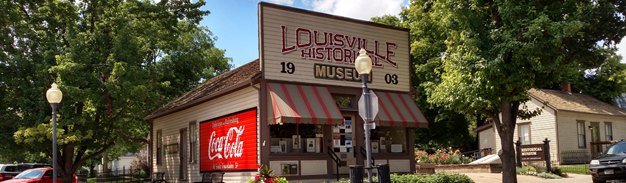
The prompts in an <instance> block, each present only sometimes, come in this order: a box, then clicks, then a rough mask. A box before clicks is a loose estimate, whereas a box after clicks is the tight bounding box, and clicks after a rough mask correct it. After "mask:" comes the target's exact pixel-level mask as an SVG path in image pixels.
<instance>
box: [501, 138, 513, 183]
mask: <svg viewBox="0 0 626 183" xmlns="http://www.w3.org/2000/svg"><path fill="white" fill-rule="evenodd" d="M500 144H501V145H502V153H500V152H498V156H500V160H501V161H502V182H503V183H504V182H506V183H516V182H517V173H516V172H515V167H516V166H515V148H514V147H513V133H508V132H503V133H500Z"/></svg>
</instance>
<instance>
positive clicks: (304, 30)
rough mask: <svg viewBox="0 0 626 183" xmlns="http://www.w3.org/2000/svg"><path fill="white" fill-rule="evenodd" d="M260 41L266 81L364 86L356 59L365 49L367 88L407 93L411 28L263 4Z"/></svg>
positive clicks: (408, 86)
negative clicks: (368, 61) (368, 71)
mask: <svg viewBox="0 0 626 183" xmlns="http://www.w3.org/2000/svg"><path fill="white" fill-rule="evenodd" d="M259 39H260V40H259V44H260V45H259V48H260V51H259V53H260V58H261V70H262V71H263V77H264V78H265V79H269V80H282V81H293V82H304V83H324V84H327V85H336V86H349V87H361V80H360V78H359V74H358V73H357V71H356V70H355V69H354V61H355V59H356V57H357V56H358V55H359V50H360V49H361V48H364V49H365V50H367V53H368V55H369V56H370V58H371V59H372V65H373V69H372V74H371V77H370V78H369V79H368V82H369V83H370V84H369V85H368V86H369V88H372V89H383V90H393V91H401V92H408V91H409V88H410V75H409V72H410V67H411V66H410V60H409V30H408V29H404V28H397V27H391V26H386V25H382V24H377V23H372V22H367V21H361V20H355V19H350V18H344V17H338V16H333V15H328V14H322V13H317V12H311V11H307V10H302V9H296V8H291V7H285V6H280V5H274V4H270V3H265V2H261V3H259Z"/></svg>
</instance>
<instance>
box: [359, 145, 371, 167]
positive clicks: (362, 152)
mask: <svg viewBox="0 0 626 183" xmlns="http://www.w3.org/2000/svg"><path fill="white" fill-rule="evenodd" d="M360 147H361V155H363V157H367V150H365V148H363V146H360ZM365 161H367V160H365ZM371 163H372V167H374V158H373V157H372V162H371Z"/></svg>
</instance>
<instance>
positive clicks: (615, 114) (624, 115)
mask: <svg viewBox="0 0 626 183" xmlns="http://www.w3.org/2000/svg"><path fill="white" fill-rule="evenodd" d="M560 111H566V112H575V113H583V114H595V115H605V116H626V115H619V114H598V113H591V112H582V111H574V110H568V109H561V110H560Z"/></svg>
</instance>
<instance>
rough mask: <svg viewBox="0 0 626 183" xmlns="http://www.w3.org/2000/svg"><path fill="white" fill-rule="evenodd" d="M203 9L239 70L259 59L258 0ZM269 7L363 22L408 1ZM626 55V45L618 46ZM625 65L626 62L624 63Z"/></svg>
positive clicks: (287, 1) (282, 0)
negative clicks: (303, 10)
mask: <svg viewBox="0 0 626 183" xmlns="http://www.w3.org/2000/svg"><path fill="white" fill-rule="evenodd" d="M205 1H206V2H207V4H206V5H205V6H204V7H202V9H205V10H209V11H211V14H209V15H208V16H206V17H205V19H204V20H203V21H202V22H201V24H202V25H203V26H207V27H208V28H209V29H210V30H211V31H212V32H213V34H214V36H216V37H217V38H218V40H217V42H216V46H217V47H218V48H220V49H226V56H227V57H231V58H233V62H234V64H235V66H240V65H243V64H245V63H248V62H250V61H252V60H255V59H257V58H259V43H258V39H259V38H258V35H259V33H258V13H257V12H258V3H259V2H260V1H259V0H205ZM266 1H267V2H270V3H275V4H280V5H284V6H290V7H295V8H300V9H306V10H312V11H317V12H323V13H328V14H333V15H338V16H344V17H349V18H354V19H360V20H366V21H367V20H369V19H370V18H371V17H375V16H382V15H387V14H388V15H398V13H400V11H401V9H402V8H401V7H402V6H406V5H407V4H408V0H266ZM622 47H623V48H625V49H620V50H619V51H618V54H620V55H626V43H625V42H623V41H622V42H621V43H620V44H619V45H618V48H622ZM622 63H625V60H622Z"/></svg>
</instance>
